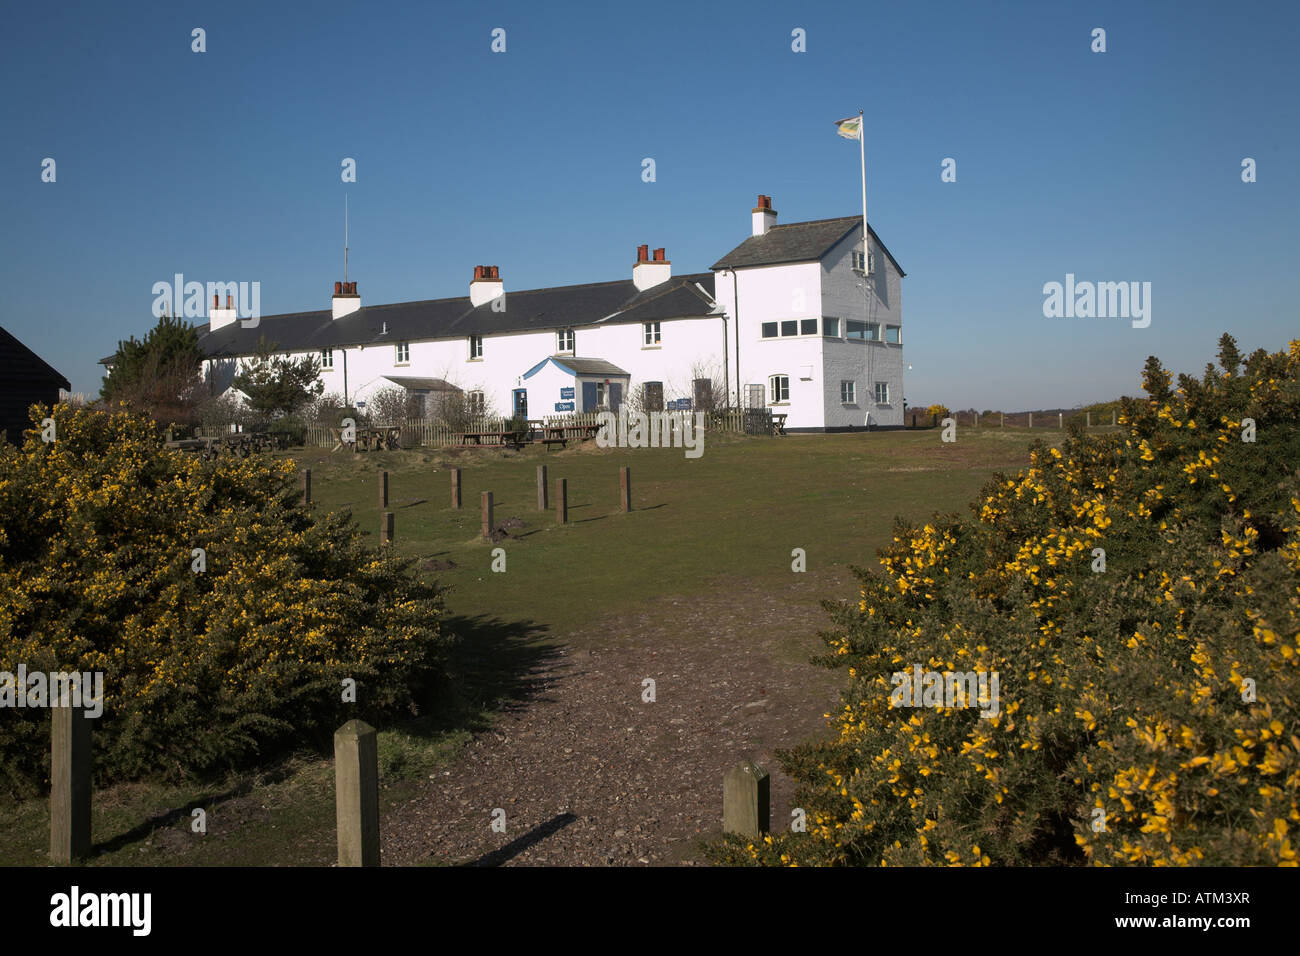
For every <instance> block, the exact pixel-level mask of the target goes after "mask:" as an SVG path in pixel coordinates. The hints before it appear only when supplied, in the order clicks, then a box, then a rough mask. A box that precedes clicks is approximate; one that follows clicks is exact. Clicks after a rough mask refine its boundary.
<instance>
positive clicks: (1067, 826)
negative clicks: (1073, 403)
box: [718, 336, 1300, 866]
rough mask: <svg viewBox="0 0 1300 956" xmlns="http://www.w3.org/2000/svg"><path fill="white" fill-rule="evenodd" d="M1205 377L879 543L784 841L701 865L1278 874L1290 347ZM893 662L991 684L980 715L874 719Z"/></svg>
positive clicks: (1292, 414) (836, 652) (1149, 378)
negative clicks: (981, 677) (1159, 868)
mask: <svg viewBox="0 0 1300 956" xmlns="http://www.w3.org/2000/svg"><path fill="white" fill-rule="evenodd" d="M1220 360H1221V365H1222V370H1219V369H1216V368H1214V367H1208V368H1207V370H1206V373H1205V376H1204V378H1203V379H1201V380H1196V379H1194V378H1190V377H1187V376H1180V378H1179V382H1178V388H1177V389H1176V390H1175V389H1171V387H1170V376H1169V373H1168V372H1166V371H1165V370H1164V369H1163V368H1162V367H1161V366H1160V363H1159V362H1158V361H1157V360H1156V359H1155V358H1152V359H1149V360H1148V362H1147V367H1146V370H1145V373H1144V387H1145V389H1146V392H1147V394H1148V396H1149V397H1148V398H1146V399H1144V400H1135V399H1125V400H1124V403H1123V410H1122V414H1121V416H1120V422H1121V424H1122V426H1123V428H1122V430H1121V432H1119V433H1116V434H1111V435H1107V436H1092V437H1085V436H1083V435H1082V434H1081V433H1080V432H1079V430H1078V429H1074V430H1072V432H1071V433H1070V434H1069V435H1068V437H1066V438H1065V440H1064V441H1063V442H1062V445H1061V447H1060V448H1059V449H1054V448H1049V447H1047V446H1045V445H1043V444H1041V443H1036V445H1035V446H1034V448H1033V450H1032V454H1031V462H1030V465H1029V467H1028V468H1027V469H1026V470H1024V471H1023V472H1021V473H1020V474H1018V475H1016V476H1015V477H1011V478H1007V477H1005V476H999V477H997V478H995V479H994V480H992V481H991V482H990V483H989V484H988V485H987V486H986V487H985V488H984V490H983V491H982V493H981V495H980V498H979V500H978V501H976V502H975V503H974V507H973V511H974V514H973V515H972V516H971V517H969V518H961V517H958V516H947V517H935V518H934V519H933V520H932V521H931V522H930V523H928V524H925V525H924V526H923V527H920V528H913V527H908V526H905V525H901V524H900V525H899V526H898V528H897V530H896V532H895V537H894V543H893V544H892V546H890V547H889V548H887V549H885V550H884V551H883V552H882V553H881V557H880V563H881V565H882V567H883V573H874V572H867V571H861V570H859V571H858V572H857V573H858V575H859V577H860V580H861V600H860V602H858V603H856V604H853V605H847V606H840V607H838V608H837V609H836V610H834V611H833V616H834V618H835V626H834V628H833V629H832V630H830V631H829V632H828V633H827V634H826V635H825V639H826V641H827V644H828V647H829V653H828V654H827V655H826V657H825V658H824V659H823V663H826V664H829V665H831V666H836V667H842V668H845V669H846V670H847V673H848V680H849V683H848V688H847V690H846V691H845V693H844V695H843V700H842V704H843V706H842V708H841V710H840V712H839V713H838V714H836V715H834V719H835V722H836V723H837V724H838V729H839V734H838V737H837V739H834V740H832V741H830V742H826V743H820V744H810V745H804V746H800V747H798V748H796V749H794V750H793V751H790V752H786V753H783V754H782V760H783V762H784V764H785V767H786V769H787V770H788V771H789V772H790V773H791V774H792V775H793V776H794V777H795V778H796V779H797V780H798V782H799V787H800V789H799V792H798V794H797V796H796V802H797V805H799V806H801V807H803V808H804V809H805V811H806V813H807V818H808V828H807V832H806V833H802V834H800V833H783V834H780V835H775V836H772V837H768V838H765V839H764V840H761V841H756V842H749V841H744V840H738V839H737V838H735V837H731V838H729V839H728V840H727V841H726V842H725V843H724V844H723V845H722V846H721V847H720V848H718V853H719V856H720V857H721V858H722V859H725V860H729V861H731V862H742V863H753V862H759V863H765V864H766V863H771V864H780V863H786V864H803V865H807V864H866V865H873V864H885V865H925V864H938V865H947V864H953V865H990V864H994V865H996V864H1052V863H1091V864H1100V865H1106V864H1137V865H1195V864H1200V865H1289V866H1294V865H1296V863H1297V858H1296V839H1295V836H1296V828H1297V826H1300V808H1298V807H1297V793H1298V791H1300V787H1298V785H1300V727H1298V726H1297V702H1298V701H1300V653H1298V651H1300V596H1298V595H1300V479H1298V477H1297V474H1298V473H1297V466H1298V465H1300V428H1298V426H1297V422H1300V342H1292V343H1291V347H1290V351H1289V354H1286V353H1277V354H1267V353H1265V352H1264V351H1263V350H1260V351H1258V352H1256V353H1255V354H1253V355H1251V356H1250V358H1249V359H1248V360H1247V361H1246V362H1245V364H1244V369H1243V368H1242V366H1241V360H1240V357H1239V356H1238V354H1237V350H1236V346H1235V344H1234V343H1233V342H1232V340H1231V339H1230V338H1229V337H1227V336H1225V337H1224V339H1223V340H1222V342H1221V350H1220ZM1251 419H1253V423H1254V424H1253V435H1252V424H1251V422H1250V421H1249V420H1251ZM1252 437H1253V439H1254V440H1253V441H1250V440H1249V439H1251V438H1252ZM959 440H960V437H959ZM1097 549H1102V550H1104V569H1103V564H1102V562H1101V558H1102V555H1101V552H1100V551H1099V550H1097ZM827 607H828V608H831V607H832V606H831V605H829V604H828V605H827ZM916 665H919V666H920V667H921V668H922V669H924V670H929V671H937V672H953V673H956V672H985V673H990V672H997V673H998V675H999V684H1000V694H999V706H998V708H997V710H998V716H996V717H981V716H980V710H979V708H977V707H969V706H968V707H960V706H954V707H943V706H939V707H935V706H927V707H916V708H913V707H891V705H890V704H891V702H890V698H891V693H892V692H893V691H894V689H895V688H894V683H893V682H892V680H891V678H892V675H894V674H895V673H896V672H900V671H907V672H910V671H911V670H912V669H913V667H914V666H916ZM945 703H946V701H945ZM957 703H960V702H959V701H958V702H957ZM989 713H990V714H991V713H992V709H991V708H990V710H989ZM828 716H832V715H828ZM778 829H782V830H784V829H786V827H785V826H783V825H780V826H778Z"/></svg>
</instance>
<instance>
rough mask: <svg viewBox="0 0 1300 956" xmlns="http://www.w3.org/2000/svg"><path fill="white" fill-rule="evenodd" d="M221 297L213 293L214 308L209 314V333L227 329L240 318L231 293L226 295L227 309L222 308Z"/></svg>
mask: <svg viewBox="0 0 1300 956" xmlns="http://www.w3.org/2000/svg"><path fill="white" fill-rule="evenodd" d="M220 303H221V297H220V295H219V294H218V293H216V292H214V293H212V308H211V310H209V312H208V331H209V332H215V331H216V330H217V329H221V328H225V327H226V326H227V325H230V324H231V323H232V322H234V321H235V320H236V319H238V318H239V311H238V310H237V309H236V308H235V299H234V296H232V295H231V294H230V293H229V292H227V293H226V307H225V308H224V309H223V308H221V304H220Z"/></svg>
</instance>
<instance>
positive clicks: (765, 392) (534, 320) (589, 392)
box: [199, 196, 904, 431]
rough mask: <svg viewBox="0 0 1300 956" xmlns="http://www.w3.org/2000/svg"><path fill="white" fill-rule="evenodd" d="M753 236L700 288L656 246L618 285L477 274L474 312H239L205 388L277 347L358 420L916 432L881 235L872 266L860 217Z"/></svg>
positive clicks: (468, 304)
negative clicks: (585, 419)
mask: <svg viewBox="0 0 1300 956" xmlns="http://www.w3.org/2000/svg"><path fill="white" fill-rule="evenodd" d="M751 222H752V234H751V235H750V237H749V238H747V239H745V241H743V242H742V243H740V244H739V245H738V246H736V247H735V248H734V249H732V250H731V251H730V252H729V253H727V254H726V255H725V256H723V257H722V258H721V259H720V260H718V262H716V263H715V264H714V265H713V266H712V270H711V271H710V272H704V273H695V274H689V275H683V276H673V274H672V264H671V262H670V261H669V260H668V258H667V256H666V254H665V250H664V249H655V250H653V252H652V251H651V250H650V248H649V246H647V245H643V246H640V247H638V249H637V256H636V261H635V263H634V265H633V266H632V276H631V278H630V279H625V280H616V281H612V282H596V283H590V284H586V285H572V286H560V287H555V288H546V289H529V290H524V291H518V292H514V291H509V290H507V289H506V288H505V283H504V281H503V279H502V278H501V273H500V270H499V268H498V267H497V266H476V267H475V269H474V274H473V278H472V279H471V281H470V284H469V294H468V295H467V296H458V297H453V298H445V299H430V300H426V301H422V302H402V303H394V304H391V305H374V306H365V305H363V304H362V300H361V297H360V293H359V292H358V288H357V283H355V282H352V283H347V284H345V283H341V282H336V283H335V284H334V296H333V299H332V301H331V308H330V309H328V310H320V311H316V312H299V313H293V314H289V315H273V316H265V317H262V318H261V320H260V322H259V323H258V325H257V326H256V327H254V328H245V327H244V325H243V323H241V322H240V321H239V316H238V315H237V314H236V312H235V310H234V309H233V308H230V307H229V303H227V305H228V307H227V308H226V309H217V308H213V309H212V311H211V312H210V313H209V322H208V326H207V328H206V329H203V330H201V332H202V334H201V336H200V342H199V344H200V348H201V349H202V350H203V353H204V355H205V357H206V358H205V366H204V370H205V373H206V374H207V376H208V380H209V382H210V384H211V388H212V391H213V393H214V394H220V393H221V392H223V391H225V390H226V389H228V388H229V387H230V380H231V378H232V377H233V376H234V374H235V373H236V370H237V367H238V363H239V362H240V361H241V360H242V359H245V358H247V357H249V356H251V355H254V354H255V353H256V352H257V348H258V343H259V341H260V339H261V338H262V337H263V336H265V337H266V338H267V340H268V341H270V342H272V343H274V348H275V350H276V351H277V352H278V353H281V354H287V355H289V356H291V357H298V356H303V355H318V356H319V357H320V359H321V365H322V371H321V377H322V379H323V380H324V383H325V391H326V392H332V393H335V394H337V395H339V396H340V397H341V398H343V399H344V400H345V401H346V402H348V403H356V402H357V401H365V400H366V399H367V398H368V397H369V396H371V395H373V394H374V393H375V392H376V391H378V390H379V389H381V388H385V387H389V388H391V387H402V388H406V389H407V391H408V392H410V393H411V394H413V395H415V396H417V397H419V398H420V399H421V400H422V401H425V402H426V403H428V404H426V407H427V408H430V409H432V408H434V407H436V405H435V403H436V399H437V398H438V396H439V393H446V392H450V391H455V390H460V391H463V392H465V393H466V394H467V396H468V399H469V402H470V405H471V407H475V408H478V409H481V410H482V411H483V412H484V413H487V414H498V415H523V416H527V417H530V418H540V417H543V416H552V415H557V414H565V413H569V412H572V413H581V412H588V411H593V410H595V409H598V408H610V409H617V408H619V407H620V405H621V404H622V403H624V402H625V401H627V400H628V398H629V397H630V396H632V395H634V394H635V395H636V396H638V399H639V400H640V401H642V402H643V403H644V404H645V405H646V407H648V408H651V409H653V408H663V407H677V408H690V407H700V406H702V405H705V404H716V405H723V404H731V405H736V404H739V405H741V406H744V407H755V406H760V407H767V408H770V409H772V410H773V411H774V412H780V413H784V414H786V415H787V429H790V430H799V431H823V430H846V429H851V428H862V427H864V426H867V425H873V426H899V425H902V424H903V356H902V349H903V344H902V310H901V303H900V298H899V295H900V280H901V279H902V277H903V275H904V273H903V270H902V269H901V268H900V267H899V265H898V263H897V262H896V261H895V260H894V257H893V256H892V255H891V254H890V253H889V250H888V249H886V248H885V246H884V244H883V243H881V242H880V239H879V237H877V236H876V234H875V231H874V230H868V232H869V237H870V241H869V244H868V245H867V248H866V250H865V252H866V255H865V256H864V254H863V253H864V248H863V239H862V217H861V216H849V217H845V218H840V219H824V220H818V221H815V222H800V223H790V224H787V225H778V224H777V223H776V212H775V210H773V209H772V202H771V198H770V197H768V196H759V197H758V205H757V206H756V207H755V208H754V209H753V211H752V214H751ZM724 396H726V397H725V399H724Z"/></svg>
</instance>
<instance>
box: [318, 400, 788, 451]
mask: <svg viewBox="0 0 1300 956" xmlns="http://www.w3.org/2000/svg"><path fill="white" fill-rule="evenodd" d="M659 414H660V416H662V417H663V418H668V419H671V421H672V426H671V430H672V431H673V432H677V431H679V430H680V429H681V426H682V423H683V421H684V420H685V419H687V418H689V419H690V420H691V422H692V423H694V421H695V419H694V416H695V413H694V412H688V411H673V412H660V413H659ZM760 419H761V420H760ZM705 420H706V423H707V424H706V426H705V427H706V428H708V429H711V430H713V431H720V432H736V433H739V434H745V433H748V434H771V429H772V425H771V414H770V413H768V412H767V411H766V410H762V409H761V410H757V413H756V411H755V410H749V411H746V410H744V409H726V410H724V411H720V412H708V413H706V415H705ZM508 421H509V419H507V418H476V419H473V420H472V421H470V422H467V423H466V424H465V425H463V426H458V427H452V426H451V425H448V424H446V423H445V422H440V421H432V420H429V419H408V420H407V421H406V422H405V423H404V424H403V425H402V447H403V448H417V447H421V446H424V447H433V448H436V447H440V446H444V445H453V444H456V436H457V435H459V434H461V433H462V432H492V431H504V430H505V428H506V423H507V422H508ZM532 421H540V422H542V424H543V425H570V426H575V427H576V426H579V425H597V424H599V423H600V418H599V413H598V412H586V413H583V414H577V415H548V416H546V417H544V418H540V419H532ZM358 427H361V426H360V425H359V426H358ZM306 431H307V437H306V444H307V446H308V447H311V448H333V447H334V441H335V439H334V432H333V431H332V430H331V429H330V427H329V426H328V425H308V426H307V429H306ZM485 443H486V444H491V443H492V439H487V440H486V442H485Z"/></svg>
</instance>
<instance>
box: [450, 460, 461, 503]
mask: <svg viewBox="0 0 1300 956" xmlns="http://www.w3.org/2000/svg"><path fill="white" fill-rule="evenodd" d="M451 506H452V507H453V508H459V507H460V469H459V468H453V469H452V470H451Z"/></svg>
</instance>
